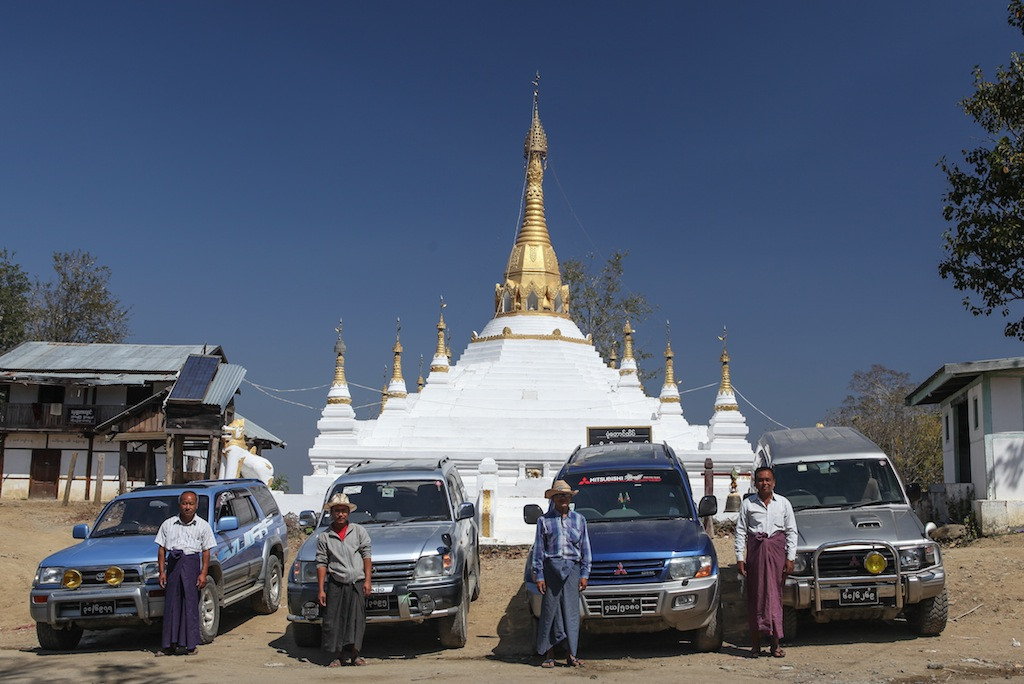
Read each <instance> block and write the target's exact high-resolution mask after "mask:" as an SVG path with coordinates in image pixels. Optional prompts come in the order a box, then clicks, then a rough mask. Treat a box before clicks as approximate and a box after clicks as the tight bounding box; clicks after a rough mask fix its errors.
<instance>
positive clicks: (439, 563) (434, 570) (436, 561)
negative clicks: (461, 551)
mask: <svg viewBox="0 0 1024 684" xmlns="http://www.w3.org/2000/svg"><path fill="white" fill-rule="evenodd" d="M454 569H455V567H454V563H452V556H451V554H450V553H445V554H441V555H437V556H423V557H421V558H420V559H419V560H418V561H416V567H415V569H413V571H412V576H413V578H415V579H420V578H422V577H440V576H441V575H450V574H451V573H452V570H454Z"/></svg>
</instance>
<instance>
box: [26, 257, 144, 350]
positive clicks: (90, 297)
mask: <svg viewBox="0 0 1024 684" xmlns="http://www.w3.org/2000/svg"><path fill="white" fill-rule="evenodd" d="M53 270H54V274H55V276H56V278H55V279H54V280H53V281H52V282H42V281H40V280H38V279H37V280H36V283H35V286H34V288H33V291H32V308H33V311H32V320H31V321H30V324H29V334H30V335H31V337H32V338H34V339H38V340H48V341H52V342H122V341H124V339H125V338H126V337H128V335H129V330H128V315H129V314H128V309H126V308H125V307H124V306H122V305H121V302H120V300H118V298H117V297H115V296H114V295H113V294H112V293H111V292H110V290H109V289H108V284H109V282H110V268H109V267H107V266H102V265H100V264H99V263H97V261H96V259H95V257H93V256H92V255H91V254H90V253H89V252H84V251H82V250H75V251H73V252H54V253H53Z"/></svg>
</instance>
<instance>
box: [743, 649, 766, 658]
mask: <svg viewBox="0 0 1024 684" xmlns="http://www.w3.org/2000/svg"><path fill="white" fill-rule="evenodd" d="M763 653H764V652H763V651H762V650H761V649H760V648H757V649H754V648H752V649H750V650H749V651H748V652H747V657H748V658H760V657H761V656H762V655H763Z"/></svg>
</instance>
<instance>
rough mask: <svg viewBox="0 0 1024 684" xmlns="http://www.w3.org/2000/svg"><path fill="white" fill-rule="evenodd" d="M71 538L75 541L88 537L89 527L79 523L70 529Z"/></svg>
mask: <svg viewBox="0 0 1024 684" xmlns="http://www.w3.org/2000/svg"><path fill="white" fill-rule="evenodd" d="M71 536H72V537H74V538H75V539H85V538H87V537H88V536H89V526H88V525H86V524H85V523H79V524H77V525H75V526H74V527H72V528H71Z"/></svg>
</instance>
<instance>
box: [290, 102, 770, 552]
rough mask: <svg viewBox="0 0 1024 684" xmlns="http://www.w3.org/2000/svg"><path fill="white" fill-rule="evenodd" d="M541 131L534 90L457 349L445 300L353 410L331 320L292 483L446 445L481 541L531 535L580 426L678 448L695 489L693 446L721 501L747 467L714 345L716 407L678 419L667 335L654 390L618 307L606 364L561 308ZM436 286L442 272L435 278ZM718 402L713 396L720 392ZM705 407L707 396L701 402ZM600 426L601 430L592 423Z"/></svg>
mask: <svg viewBox="0 0 1024 684" xmlns="http://www.w3.org/2000/svg"><path fill="white" fill-rule="evenodd" d="M546 155H547V136H546V135H545V133H544V128H543V127H542V126H541V121H540V116H539V113H538V109H537V97H536V92H535V93H534V108H533V121H532V124H531V126H530V130H529V133H528V134H527V136H526V143H525V148H524V156H525V159H526V177H527V184H526V193H525V212H524V218H523V222H522V225H521V227H520V230H519V234H518V236H517V239H516V242H515V245H514V246H513V247H512V253H511V255H510V256H509V260H508V266H507V267H506V269H505V277H504V279H503V281H502V282H501V283H498V284H497V285H495V290H494V312H493V317H492V318H491V320H490V321H489V322H488V323H487V324H486V325H485V326H484V327H483V330H482V331H481V332H480V333H479V334H477V333H474V334H473V337H472V339H471V340H470V341H469V344H468V346H467V348H466V350H465V352H464V353H463V354H462V356H461V358H459V359H458V361H457V362H456V363H452V362H451V360H450V357H451V353H450V350H449V349H448V346H447V344H446V341H445V330H446V326H445V322H444V306H443V304H442V311H441V316H440V318H439V321H438V324H437V349H436V351H435V353H434V356H433V359H432V360H431V363H430V373H429V374H428V376H427V378H426V382H425V384H424V386H423V387H422V389H419V391H418V392H416V393H408V392H407V389H406V385H405V381H404V380H403V378H402V370H401V368H402V366H401V356H402V346H401V342H400V340H399V339H398V336H397V335H396V340H395V345H394V349H393V351H394V355H395V356H394V365H393V371H392V377H391V380H390V382H389V383H388V384H387V386H386V397H384V398H385V399H386V402H385V404H384V406H383V408H382V410H381V412H380V415H379V416H378V417H377V418H375V419H372V420H357V419H356V417H355V414H354V412H353V410H352V406H351V398H350V395H349V392H348V387H347V384H346V382H345V370H344V363H345V358H344V353H345V345H344V343H343V342H342V341H341V327H340V325H339V327H338V342H337V344H336V347H335V351H336V353H337V366H336V370H335V378H334V384H333V386H332V388H331V390H330V392H329V393H328V398H327V405H326V407H325V408H324V410H323V415H322V418H321V419H320V421H319V422H318V423H317V428H318V430H319V435H318V437H317V438H316V441H315V443H314V445H313V447H312V448H311V449H310V451H309V459H310V462H311V463H312V466H313V470H314V472H313V474H312V475H309V476H306V477H305V478H304V481H303V488H304V492H305V494H306V495H307V498H309V497H310V496H311V495H315V496H317V497H319V496H322V495H323V494H324V492H325V491H326V489H327V487H328V486H329V485H330V483H331V482H333V480H334V479H335V478H336V477H337V476H338V475H340V474H342V473H343V472H344V471H345V469H346V468H347V467H348V466H349V465H351V464H353V463H355V462H358V461H362V460H367V459H372V460H375V461H380V460H389V459H391V460H397V459H407V458H411V457H413V458H425V459H428V458H429V459H440V458H444V457H450V458H452V459H453V460H454V461H455V462H456V463H457V464H458V467H459V470H460V472H461V474H462V476H463V480H464V481H465V483H466V486H467V490H468V492H469V494H470V496H471V497H477V500H478V502H479V504H478V505H479V507H480V508H481V509H482V510H481V513H482V520H483V530H482V533H483V536H484V538H485V539H486V540H489V541H494V542H508V543H521V542H529V541H530V540H531V539H532V534H533V531H532V528H528V527H527V526H526V525H525V524H524V523H523V522H522V516H521V511H522V505H523V503H529V502H540V501H542V500H543V491H544V490H545V489H546V488H547V487H548V486H550V483H551V478H552V476H553V475H554V474H555V473H556V472H557V469H558V468H559V466H560V465H561V464H562V463H563V462H564V461H565V459H566V458H567V457H568V456H569V454H570V453H571V452H572V450H573V449H575V448H576V447H577V446H578V445H581V444H584V445H585V444H587V442H588V437H590V438H593V437H594V435H595V434H600V435H601V439H604V438H607V439H623V438H625V439H628V438H629V435H636V437H635V439H637V440H643V439H646V438H647V435H649V436H650V439H651V440H653V441H657V442H666V443H668V444H669V445H670V446H671V447H672V448H673V449H674V450H675V451H676V453H677V454H678V455H679V456H680V458H681V459H683V461H684V462H685V464H686V466H687V470H688V472H689V473H690V476H691V482H692V483H693V486H694V490H695V494H696V495H697V496H700V495H701V493H702V492H703V468H704V462H705V459H706V458H708V457H711V458H713V459H714V471H715V473H716V493H717V494H718V496H719V501H720V507H721V506H722V505H724V501H725V494H726V493H727V491H728V482H729V479H728V473H729V472H730V471H731V470H732V469H733V467H734V466H735V467H738V468H739V469H740V470H742V471H746V470H748V469H749V467H750V465H751V463H752V460H753V458H752V456H753V452H752V449H751V445H750V444H749V443H748V442H747V440H746V432H747V429H746V422H745V419H744V418H743V416H742V414H741V413H740V412H739V410H738V408H737V406H736V404H735V398H734V397H733V398H732V400H731V402H730V401H725V400H723V396H728V397H731V396H732V394H731V392H732V388H731V384H730V383H729V379H728V362H727V356H726V355H725V354H724V351H723V382H722V387H723V391H725V390H726V389H727V390H728V394H727V395H724V394H723V391H720V392H719V399H718V400H717V401H716V404H715V407H714V408H715V417H714V419H713V420H712V422H711V426H710V430H709V426H707V425H691V424H690V423H689V422H687V420H686V418H685V417H684V416H683V411H682V408H681V406H680V403H679V389H678V387H677V385H676V381H675V379H674V370H673V354H672V349H671V345H670V344H669V345H668V346H667V347H666V352H665V357H666V363H665V382H664V386H663V387H662V391H661V394H660V396H658V397H649V396H647V395H646V394H645V393H644V390H643V386H642V385H641V382H640V378H639V375H638V372H637V365H636V361H635V359H634V358H633V342H632V334H633V330H632V327H631V325H630V323H629V322H628V321H624V329H623V334H624V338H625V339H624V353H623V359H622V362H621V364H620V366H619V368H615V360H614V359H613V360H612V361H611V363H610V364H606V363H605V361H603V360H602V359H601V357H600V356H599V354H598V352H597V350H596V349H595V348H594V345H593V344H591V341H590V339H589V338H588V337H587V336H585V335H584V334H583V333H582V332H580V329H579V327H577V325H576V324H575V323H574V322H573V320H572V319H571V318H570V316H569V312H570V307H571V302H570V301H569V288H568V286H567V285H563V284H562V282H561V276H560V271H559V267H558V259H557V257H556V256H555V250H554V247H553V246H552V244H551V238H550V235H549V234H548V228H547V221H546V219H545V213H544V193H543V177H544V160H545V157H546ZM438 286H439V289H442V288H443V283H438ZM720 404H721V405H720ZM709 409H710V407H709ZM595 428H601V430H595Z"/></svg>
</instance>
